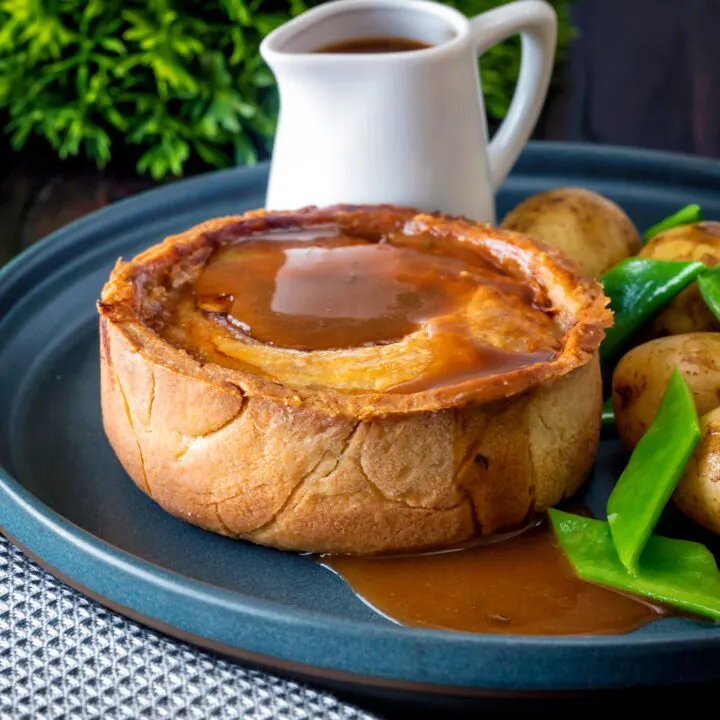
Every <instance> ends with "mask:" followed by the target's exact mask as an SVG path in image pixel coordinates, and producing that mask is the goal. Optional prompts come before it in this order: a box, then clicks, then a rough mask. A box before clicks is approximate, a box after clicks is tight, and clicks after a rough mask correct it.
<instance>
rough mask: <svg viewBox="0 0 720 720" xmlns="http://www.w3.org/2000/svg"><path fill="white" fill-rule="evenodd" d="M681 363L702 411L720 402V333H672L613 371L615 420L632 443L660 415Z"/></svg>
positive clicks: (623, 360) (622, 361)
mask: <svg viewBox="0 0 720 720" xmlns="http://www.w3.org/2000/svg"><path fill="white" fill-rule="evenodd" d="M676 367H677V369H678V370H679V371H680V374H681V375H682V376H683V377H684V378H685V380H686V381H687V383H688V385H689V386H690V388H691V390H692V393H693V397H694V399H695V405H696V407H697V410H698V414H699V415H704V414H705V413H707V412H709V411H710V410H713V409H714V408H715V407H717V406H718V405H720V333H690V334H687V335H671V336H669V337H663V338H657V339H655V340H651V341H650V342H646V343H643V344H642V345H638V346H637V347H634V348H633V349H632V350H630V351H629V352H628V353H626V354H625V355H624V356H623V357H622V358H621V359H620V362H619V363H618V364H617V367H616V368H615V372H614V373H613V406H614V409H615V425H616V427H617V430H618V434H619V435H620V438H621V439H622V441H623V442H624V443H625V444H626V445H627V446H628V447H630V448H633V447H635V445H637V443H638V441H639V440H640V438H641V437H642V436H643V435H644V433H645V432H646V430H647V429H648V427H649V426H650V423H651V422H652V421H653V419H654V418H655V415H656V413H657V410H658V407H659V406H660V401H661V399H662V396H663V393H664V392H665V389H666V388H667V384H668V382H669V381H670V375H671V374H672V371H673V369H674V368H676Z"/></svg>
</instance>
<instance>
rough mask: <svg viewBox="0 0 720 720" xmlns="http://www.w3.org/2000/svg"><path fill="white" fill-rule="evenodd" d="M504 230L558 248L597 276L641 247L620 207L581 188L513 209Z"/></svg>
mask: <svg viewBox="0 0 720 720" xmlns="http://www.w3.org/2000/svg"><path fill="white" fill-rule="evenodd" d="M501 227H502V228H504V229H506V230H515V231H516V232H521V233H525V234H527V235H530V237H534V238H537V239H538V240H541V241H543V242H546V243H547V244H548V245H552V246H553V247H556V248H559V249H560V250H562V251H563V252H564V253H565V254H566V255H567V256H568V257H569V258H570V259H572V260H574V261H575V262H576V263H577V265H578V266H579V268H580V270H581V271H582V272H584V273H585V274H587V275H591V276H593V277H598V276H600V275H602V274H603V273H604V272H605V271H607V270H609V269H610V268H611V267H612V266H613V265H615V264H616V263H618V262H620V261H621V260H623V259H624V258H626V257H629V256H630V255H634V254H635V253H636V252H637V251H638V250H639V249H640V245H641V243H640V236H639V235H638V232H637V230H636V229H635V226H634V225H633V224H632V222H631V220H630V218H629V217H628V216H627V215H626V214H625V213H624V212H623V210H622V209H621V208H620V207H619V206H618V205H616V204H615V203H614V202H612V201H611V200H608V199H607V198H605V197H603V196H602V195H598V194H597V193H595V192H592V191H590V190H584V189H582V188H558V189H556V190H548V191H547V192H543V193H539V194H538V195H533V196H532V197H529V198H528V199H527V200H525V201H523V202H521V203H520V204H519V205H518V206H517V207H516V208H515V209H514V210H511V211H510V212H509V213H508V214H507V215H506V216H505V218H504V219H503V221H502V224H501Z"/></svg>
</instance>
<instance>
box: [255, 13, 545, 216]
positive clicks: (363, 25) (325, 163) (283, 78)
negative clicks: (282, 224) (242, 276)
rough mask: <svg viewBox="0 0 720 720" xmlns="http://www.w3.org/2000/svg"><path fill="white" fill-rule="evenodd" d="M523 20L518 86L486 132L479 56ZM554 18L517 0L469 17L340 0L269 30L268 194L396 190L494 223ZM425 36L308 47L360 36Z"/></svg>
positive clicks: (412, 200)
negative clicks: (343, 47)
mask: <svg viewBox="0 0 720 720" xmlns="http://www.w3.org/2000/svg"><path fill="white" fill-rule="evenodd" d="M515 33H520V34H521V37H522V63H521V68H520V77H519V80H518V85H517V89H516V91H515V96H514V98H513V101H512V105H511V107H510V110H509V112H508V114H507V117H506V118H505V120H504V122H503V123H502V125H501V126H500V129H499V130H498V132H497V133H496V135H495V136H494V137H493V139H492V141H491V142H488V136H487V126H486V122H485V109H484V105H483V99H482V93H481V90H480V82H479V77H478V68H477V57H476V56H477V55H481V54H482V53H483V52H484V51H485V50H487V49H488V48H489V47H491V46H492V45H494V44H496V43H498V42H500V41H501V40H503V39H505V38H507V37H509V36H510V35H513V34H515ZM556 33H557V18H556V16H555V12H554V11H553V9H552V8H551V7H550V5H548V4H547V3H545V2H543V1H542V0H521V1H519V2H514V3H510V4H507V5H503V6H501V7H498V8H496V9H494V10H491V11H489V12H486V13H483V14H482V15H478V16H477V17H475V18H473V19H471V20H468V19H467V18H465V16H464V15H462V14H461V13H459V12H458V11H457V10H454V9H452V8H450V7H448V6H446V5H441V4H439V3H435V2H427V1H426V0H334V2H328V3H325V4H323V5H320V6H318V7H316V8H315V9H313V10H310V11H308V12H306V13H304V14H303V15H300V16H299V17H297V18H295V19H293V20H291V21H290V22H288V23H286V24H285V25H283V26H281V27H279V28H278V29H276V30H275V31H273V32H272V33H271V34H270V35H268V36H267V37H266V38H265V40H264V41H263V43H262V45H261V47H260V52H261V53H262V56H263V58H264V59H265V61H266V62H267V63H268V65H269V66H270V68H271V69H272V71H273V73H274V74H275V77H276V78H277V82H278V87H279V91H280V117H279V120H278V128H277V134H276V137H275V146H274V150H273V155H272V163H271V169H270V181H269V187H268V193H267V201H266V206H267V207H268V208H270V209H276V210H280V209H285V210H287V209H295V208H299V207H302V206H305V205H319V206H323V205H334V204H339V203H352V204H366V203H369V204H375V203H393V204H396V205H407V206H411V207H416V208H419V209H421V210H425V211H433V210H439V211H441V212H445V213H448V214H451V215H464V216H466V217H468V218H471V219H473V220H477V221H482V222H494V220H495V212H494V190H496V189H497V188H498V186H499V185H500V184H501V183H502V181H503V180H504V178H505V176H506V175H507V174H508V172H509V171H510V169H511V167H512V165H513V163H514V162H515V160H516V159H517V157H518V155H519V154H520V151H521V149H522V147H523V145H524V144H525V142H526V141H527V139H528V137H529V135H530V133H531V132H532V129H533V127H534V125H535V122H536V121H537V118H538V115H539V113H540V110H541V108H542V104H543V102H544V99H545V95H546V93H547V87H548V83H549V80H550V74H551V71H552V65H553V57H554V52H555V41H556ZM393 36H394V37H403V38H407V39H411V40H418V41H421V42H424V43H428V44H430V45H431V47H429V48H424V49H420V50H409V51H402V52H389V53H369V54H336V53H315V52H313V51H315V50H317V49H319V48H321V47H323V46H326V45H328V44H331V43H338V42H345V41H349V40H353V39H361V38H372V37H375V38H378V37H382V38H386V37H393Z"/></svg>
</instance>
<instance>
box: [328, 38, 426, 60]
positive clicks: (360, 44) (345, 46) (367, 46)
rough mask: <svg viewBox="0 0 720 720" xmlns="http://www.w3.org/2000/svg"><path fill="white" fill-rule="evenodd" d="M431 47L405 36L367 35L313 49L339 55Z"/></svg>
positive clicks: (405, 50) (406, 50) (403, 50)
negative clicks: (366, 36)
mask: <svg viewBox="0 0 720 720" xmlns="http://www.w3.org/2000/svg"><path fill="white" fill-rule="evenodd" d="M429 47H432V46H431V45H428V44H427V43H424V42H420V41H419V40H412V39H411V38H405V37H396V36H391V37H369V38H356V39H354V40H345V41H344V42H337V43H330V44H328V45H323V46H322V47H320V48H318V49H317V50H315V52H316V53H333V54H339V55H347V54H349V53H350V54H359V53H362V54H369V53H393V52H408V51H409V50H424V49H425V48H429Z"/></svg>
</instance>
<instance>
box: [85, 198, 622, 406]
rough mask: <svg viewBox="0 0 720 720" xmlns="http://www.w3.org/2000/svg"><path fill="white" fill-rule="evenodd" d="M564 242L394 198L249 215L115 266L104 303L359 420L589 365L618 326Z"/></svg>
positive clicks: (297, 397) (173, 349) (224, 366)
mask: <svg viewBox="0 0 720 720" xmlns="http://www.w3.org/2000/svg"><path fill="white" fill-rule="evenodd" d="M606 302H607V299H606V298H605V297H604V295H603V294H602V290H601V288H600V286H599V285H598V284H597V283H596V282H594V281H592V280H587V279H579V278H578V277H577V275H576V274H575V272H574V268H573V267H572V266H571V265H570V264H569V262H568V261H567V260H565V259H564V257H562V256H561V255H560V254H558V253H557V251H555V250H552V249H551V248H549V247H546V246H542V245H540V244H538V243H536V242H533V241H531V240H529V239H528V238H526V237H524V236H522V235H518V234H515V233H511V232H507V231H501V230H497V229H494V228H490V227H489V226H485V225H477V224H474V223H471V222H469V221H466V220H464V219H457V218H449V217H445V216H442V215H426V214H417V213H416V212H415V211H414V210H410V209H405V208H396V207H391V206H372V207H357V206H340V207H333V208H327V209H317V208H306V209H304V210H301V211H298V212H292V213H291V212H283V213H268V212H265V211H254V212H251V213H247V214H246V215H243V216H239V217H228V218H220V219H217V220H211V221H209V222H207V223H204V224H202V225H199V226H197V227H195V228H192V229H191V230H189V231H187V232H185V233H183V234H181V235H178V236H173V237H170V238H168V239H167V240H165V242H164V243H162V244H160V245H158V246H155V247H153V248H151V249H149V250H147V251H146V252H144V253H142V254H141V255H139V256H138V257H136V258H135V259H134V260H132V261H131V262H127V263H122V262H121V263H118V265H117V266H116V268H115V269H114V271H113V273H112V276H111V278H110V281H109V282H108V284H107V285H106V287H105V289H104V291H103V294H102V299H101V302H100V304H99V308H100V312H101V314H102V315H104V316H106V317H108V319H110V320H111V321H112V322H113V323H116V324H119V325H121V326H122V327H123V328H124V330H125V332H126V333H128V335H129V336H130V337H131V338H132V340H133V342H134V343H135V344H136V345H138V346H139V347H141V348H142V349H143V350H144V351H146V352H148V353H150V354H151V355H152V354H154V355H155V356H156V358H157V359H162V361H163V362H164V363H165V364H166V365H169V366H171V367H172V366H175V367H176V368H177V369H178V370H179V371H182V372H184V373H189V374H193V373H196V374H200V373H202V374H204V375H205V376H206V377H207V376H208V373H209V374H211V375H213V376H215V377H216V379H220V380H224V381H227V382H230V383H232V384H234V385H236V386H238V387H239V388H240V389H241V390H242V391H243V393H244V394H246V395H247V396H249V397H252V396H264V397H272V398H275V399H278V400H282V401H284V402H286V403H290V404H301V403H302V404H305V405H311V406H314V407H316V408H318V409H323V410H325V411H327V412H330V413H337V414H348V415H355V416H359V417H363V418H369V417H374V416H384V415H391V414H397V413H408V412H419V411H433V410H439V409H442V408H445V407H450V406H456V405H461V404H464V403H466V402H487V401H491V400H497V399H500V398H504V397H509V396H511V395H515V394H517V393H519V392H522V391H524V390H527V389H528V388H530V387H533V386H536V385H539V384H541V383H543V382H545V381H547V380H549V379H551V378H553V377H557V376H561V375H564V374H567V373H568V372H570V371H571V370H573V369H575V368H576V367H579V366H581V365H583V364H585V363H586V362H587V361H588V359H589V358H590V356H591V355H592V354H593V353H594V352H595V351H596V350H597V347H598V345H599V343H600V341H601V339H602V337H603V330H604V328H605V327H607V326H608V325H609V324H610V320H611V316H610V313H609V312H608V311H607V310H606V309H605V305H606Z"/></svg>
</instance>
